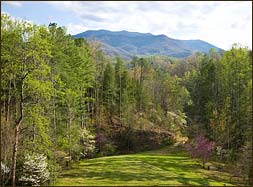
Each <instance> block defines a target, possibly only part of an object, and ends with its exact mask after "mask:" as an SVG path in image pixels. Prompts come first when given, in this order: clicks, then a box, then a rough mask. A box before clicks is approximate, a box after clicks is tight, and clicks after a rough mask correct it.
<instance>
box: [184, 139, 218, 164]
mask: <svg viewBox="0 0 253 187" xmlns="http://www.w3.org/2000/svg"><path fill="white" fill-rule="evenodd" d="M214 146H215V145H214V143H213V142H210V141H209V140H208V139H207V138H205V137H204V136H198V137H197V138H196V142H195V144H194V145H193V146H190V147H189V151H190V153H191V156H192V157H194V158H201V159H202V161H203V166H205V163H206V162H207V161H208V160H209V158H210V156H211V154H212V151H213V149H214Z"/></svg>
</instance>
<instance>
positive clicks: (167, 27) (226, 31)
mask: <svg viewBox="0 0 253 187" xmlns="http://www.w3.org/2000/svg"><path fill="white" fill-rule="evenodd" d="M46 3H48V4H50V5H53V6H55V7H57V8H59V9H61V10H63V11H66V12H68V13H71V14H73V15H74V16H75V18H73V20H75V21H72V22H71V23H69V24H68V26H67V28H68V29H69V32H70V33H71V34H77V33H79V32H83V31H85V30H89V29H108V30H112V31H118V30H128V31H136V32H144V33H147V32H150V33H153V34H166V35H167V36H169V37H172V38H177V39H201V40H205V41H207V42H209V43H212V44H214V45H217V46H218V47H221V48H224V49H229V48H230V47H231V45H232V44H233V43H234V42H238V43H242V44H244V45H247V46H249V47H250V48H251V46H252V43H251V41H252V5H251V2H224V1H223V2H217V1H215V2H205V1H199V2H190V1H186V2H182V1H181V2H176V1H173V2H164V1H160V2H159V1H155V2H143V1H139V2H133V1H131V2H130V1H128V2H126V1H120V2H115V1H114V2H113V1H106V2H103V1H102V2H94V1H93V2H91V1H82V2H80V1H63V2H60V1H54V2H46Z"/></svg>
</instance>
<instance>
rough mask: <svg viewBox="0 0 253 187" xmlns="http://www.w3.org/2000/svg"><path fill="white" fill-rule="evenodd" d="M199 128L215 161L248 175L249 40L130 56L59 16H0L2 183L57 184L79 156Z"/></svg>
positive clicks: (151, 143)
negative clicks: (106, 49)
mask: <svg viewBox="0 0 253 187" xmlns="http://www.w3.org/2000/svg"><path fill="white" fill-rule="evenodd" d="M200 135H201V136H203V137H205V140H208V141H209V142H212V143H213V144H212V145H214V148H213V150H212V155H211V159H214V160H220V161H223V162H225V163H232V164H234V165H236V166H237V168H238V173H240V174H241V175H245V176H247V177H246V179H245V180H248V178H250V174H251V172H252V171H251V170H252V167H251V165H252V163H251V162H252V152H251V150H252V51H251V50H249V49H248V48H246V47H242V46H240V45H239V44H236V45H234V46H233V47H232V48H231V49H230V50H227V51H225V52H216V51H215V50H210V52H209V53H208V54H204V53H195V54H192V55H191V56H189V57H186V58H182V59H177V58H169V57H163V56H147V57H134V58H132V60H131V61H124V60H123V59H122V58H121V57H115V58H114V57H108V56H105V55H103V52H102V51H101V49H100V46H99V43H96V42H87V41H86V40H84V39H82V38H77V39H74V38H73V37H72V36H71V35H69V34H67V31H66V29H65V28H64V27H58V26H57V24H56V23H50V24H49V26H39V25H35V24H32V23H29V22H26V21H22V20H15V19H13V18H11V17H9V16H8V15H5V14H2V15H1V176H2V178H1V186H5V185H13V186H15V185H45V184H46V185H47V184H52V183H53V182H54V181H55V179H56V178H57V177H58V175H59V173H61V171H62V170H64V168H66V167H68V165H70V164H71V163H72V162H75V161H78V160H80V159H89V158H94V157H101V156H106V155H117V154H126V153H135V152H139V151H143V150H151V149H154V148H157V147H162V146H164V145H171V144H173V143H175V142H177V141H181V140H182V139H183V140H185V139H187V140H188V141H187V143H188V144H189V145H191V144H194V143H195V144H196V143H197V142H198V141H197V140H198V138H199V137H200ZM185 137H187V138H185ZM203 149H205V148H203ZM189 151H190V150H189ZM249 182H250V181H249Z"/></svg>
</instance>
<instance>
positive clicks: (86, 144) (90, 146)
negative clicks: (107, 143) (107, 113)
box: [81, 128, 95, 158]
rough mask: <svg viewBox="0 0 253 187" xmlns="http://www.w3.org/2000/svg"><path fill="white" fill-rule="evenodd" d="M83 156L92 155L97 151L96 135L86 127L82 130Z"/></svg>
mask: <svg viewBox="0 0 253 187" xmlns="http://www.w3.org/2000/svg"><path fill="white" fill-rule="evenodd" d="M81 144H82V153H81V157H82V156H83V157H88V158H89V157H91V156H92V154H93V153H94V151H95V136H94V135H93V134H92V133H91V132H90V131H89V130H88V129H86V128H84V129H82V130H81Z"/></svg>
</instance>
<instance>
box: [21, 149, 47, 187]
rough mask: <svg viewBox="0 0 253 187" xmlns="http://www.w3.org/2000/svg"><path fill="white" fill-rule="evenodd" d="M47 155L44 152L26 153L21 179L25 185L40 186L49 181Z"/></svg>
mask: <svg viewBox="0 0 253 187" xmlns="http://www.w3.org/2000/svg"><path fill="white" fill-rule="evenodd" d="M46 159H47V158H46V156H44V155H43V154H35V153H34V154H31V155H30V154H26V155H25V161H24V163H23V168H22V170H23V171H22V176H21V177H20V179H19V181H21V183H22V184H23V185H31V186H39V185H43V184H45V183H46V182H48V181H49V176H50V173H49V171H48V168H47V161H46Z"/></svg>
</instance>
